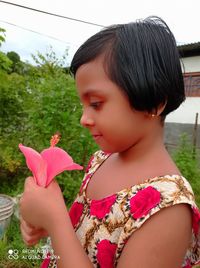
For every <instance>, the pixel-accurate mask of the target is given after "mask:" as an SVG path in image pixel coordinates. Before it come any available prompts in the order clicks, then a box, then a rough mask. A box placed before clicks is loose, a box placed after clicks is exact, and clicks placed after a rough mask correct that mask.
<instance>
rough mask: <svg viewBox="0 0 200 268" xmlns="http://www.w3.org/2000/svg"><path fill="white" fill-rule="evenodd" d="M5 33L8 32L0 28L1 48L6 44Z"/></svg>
mask: <svg viewBox="0 0 200 268" xmlns="http://www.w3.org/2000/svg"><path fill="white" fill-rule="evenodd" d="M5 32H6V30H4V29H3V28H1V27H0V46H1V45H2V42H5Z"/></svg>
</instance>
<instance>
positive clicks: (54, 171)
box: [41, 147, 83, 186]
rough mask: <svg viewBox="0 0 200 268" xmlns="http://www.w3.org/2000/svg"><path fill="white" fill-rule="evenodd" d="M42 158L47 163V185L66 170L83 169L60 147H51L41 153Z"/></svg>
mask: <svg viewBox="0 0 200 268" xmlns="http://www.w3.org/2000/svg"><path fill="white" fill-rule="evenodd" d="M41 156H42V158H43V159H44V160H45V161H46V163H47V184H46V186H48V184H49V183H50V182H51V181H52V180H53V178H54V177H55V176H56V175H58V174H60V173H61V172H63V171H64V170H73V169H83V167H81V166H80V165H78V164H76V163H74V162H73V159H72V158H71V156H70V155H69V154H68V153H67V152H65V151H64V150H63V149H61V148H59V147H50V148H48V149H45V150H43V151H42V152H41Z"/></svg>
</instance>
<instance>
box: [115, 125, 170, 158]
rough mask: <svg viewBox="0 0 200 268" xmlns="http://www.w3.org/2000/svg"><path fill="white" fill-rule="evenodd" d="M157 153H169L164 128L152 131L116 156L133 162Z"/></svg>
mask: <svg viewBox="0 0 200 268" xmlns="http://www.w3.org/2000/svg"><path fill="white" fill-rule="evenodd" d="M157 154H161V155H163V154H167V155H168V153H167V151H166V149H165V145H164V142H163V128H160V129H157V131H152V134H151V135H149V136H146V137H144V138H143V139H141V140H139V141H137V143H135V144H133V145H132V146H131V147H129V148H128V149H127V150H125V151H123V152H118V153H117V154H116V156H117V157H118V158H119V160H121V161H124V162H132V161H141V160H142V161H144V160H145V159H149V158H150V157H151V156H152V157H153V155H157Z"/></svg>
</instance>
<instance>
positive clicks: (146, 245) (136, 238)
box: [117, 204, 192, 268]
mask: <svg viewBox="0 0 200 268" xmlns="http://www.w3.org/2000/svg"><path fill="white" fill-rule="evenodd" d="M191 231H192V216H191V210H190V208H189V206H188V205H185V204H180V205H175V206H173V207H170V208H165V209H162V210H161V211H160V212H158V213H156V214H155V215H153V216H152V217H151V218H149V219H148V220H147V221H146V222H145V223H144V225H143V226H142V227H141V228H140V229H138V230H137V231H136V232H135V233H133V235H132V236H131V237H130V239H129V240H128V242H127V243H126V245H125V247H124V249H123V252H122V254H121V257H120V259H119V262H118V265H117V268H124V267H126V268H133V267H141V268H161V267H162V268H169V267H170V268H180V267H182V263H183V259H184V256H185V253H186V250H187V248H188V247H189V244H190V240H191Z"/></svg>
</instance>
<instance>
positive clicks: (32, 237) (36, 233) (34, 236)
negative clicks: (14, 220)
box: [20, 218, 48, 246]
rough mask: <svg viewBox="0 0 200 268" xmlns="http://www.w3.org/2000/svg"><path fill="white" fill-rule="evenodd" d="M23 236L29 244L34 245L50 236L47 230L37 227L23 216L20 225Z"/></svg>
mask: <svg viewBox="0 0 200 268" xmlns="http://www.w3.org/2000/svg"><path fill="white" fill-rule="evenodd" d="M20 229H21V233H22V238H23V241H24V242H25V244H27V245H28V246H33V245H35V244H37V243H38V241H39V240H40V239H41V238H43V237H46V236H48V234H47V232H46V231H45V230H43V229H39V228H35V227H33V226H32V225H30V224H29V223H27V222H26V221H24V220H23V219H22V218H21V225H20Z"/></svg>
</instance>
